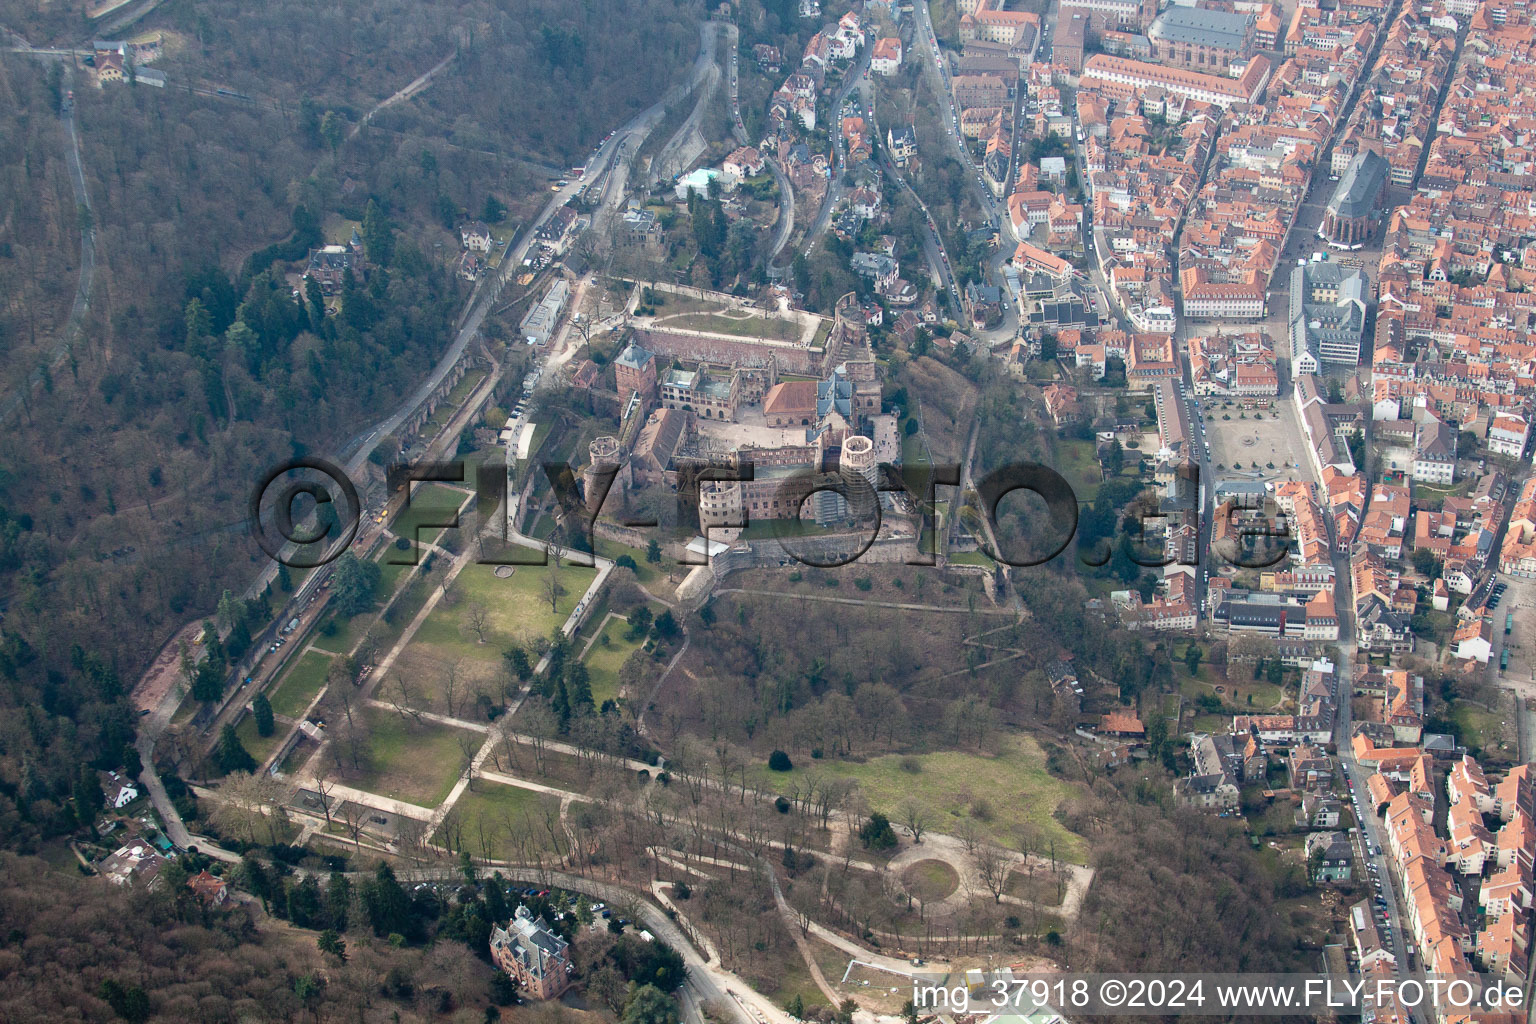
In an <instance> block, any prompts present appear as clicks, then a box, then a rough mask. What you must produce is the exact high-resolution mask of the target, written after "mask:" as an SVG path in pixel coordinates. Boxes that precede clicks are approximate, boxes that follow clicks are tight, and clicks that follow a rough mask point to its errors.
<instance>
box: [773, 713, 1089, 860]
mask: <svg viewBox="0 0 1536 1024" xmlns="http://www.w3.org/2000/svg"><path fill="white" fill-rule="evenodd" d="M1008 742H1009V746H1008V749H1007V750H1006V751H1005V752H1004V753H1002V754H1000V755H998V756H995V757H993V756H989V755H986V754H971V753H963V752H960V751H943V752H940V753H935V754H918V755H915V756H912V757H911V758H910V760H911V761H914V762H916V764H917V766H918V768H919V770H918V771H915V772H913V771H908V770H907V769H906V768H904V767H902V763H903V762H904V761H908V760H909V758H908V757H907V756H904V755H898V754H887V755H885V756H883V757H876V758H872V759H871V760H869V761H866V762H864V763H862V764H859V763H855V762H851V761H812V760H810V759H809V758H806V759H803V760H802V761H800V762H798V763H797V764H796V766H795V768H794V770H793V771H789V772H771V771H769V770H768V768H767V766H766V765H760V766H758V768H757V772H756V774H757V780H756V783H757V785H759V786H762V787H764V788H766V789H770V790H774V791H777V792H783V791H785V790H786V789H787V788H788V787H789V786H790V785H791V784H792V783H794V782H798V781H800V780H801V778H802V777H803V776H805V775H807V774H810V773H814V772H822V773H828V774H835V775H841V776H844V777H846V778H849V779H852V780H853V781H855V782H857V783H858V785H859V789H860V790H861V791H862V792H863V794H864V797H865V799H867V800H868V801H869V805H870V807H871V808H873V809H875V810H880V811H884V812H885V813H886V814H889V815H894V814H896V813H897V812H898V811H899V810H900V808H901V806H902V804H904V803H905V802H906V801H907V800H911V801H913V802H914V803H915V804H917V805H918V806H919V807H920V808H922V809H924V810H925V811H926V812H927V814H928V820H929V822H930V827H931V828H932V829H933V830H934V831H936V832H944V833H951V834H952V833H954V832H955V831H956V829H957V828H958V826H959V823H960V819H961V817H962V816H963V815H965V814H966V813H968V809H971V808H974V807H976V805H977V804H978V803H979V802H980V801H983V800H984V801H985V802H986V804H987V806H988V807H989V808H990V814H989V815H987V816H986V820H980V819H978V820H977V822H976V824H977V826H978V829H979V830H980V831H982V832H985V833H990V834H991V835H992V836H993V837H994V838H995V839H996V840H997V841H998V842H1004V843H1007V844H1008V845H1009V846H1013V845H1014V844H1016V843H1017V835H1016V830H1017V828H1018V827H1019V826H1021V825H1029V826H1031V827H1033V828H1034V829H1035V832H1036V834H1037V835H1038V836H1039V842H1040V843H1041V845H1042V847H1043V848H1044V847H1048V846H1049V843H1050V841H1051V840H1052V839H1054V840H1055V841H1056V854H1057V856H1059V857H1062V858H1064V859H1066V860H1069V861H1072V862H1073V863H1077V864H1081V863H1083V860H1084V858H1085V857H1086V856H1087V844H1086V843H1085V842H1084V840H1083V838H1082V837H1081V836H1079V835H1076V834H1074V833H1072V832H1069V831H1067V829H1066V828H1065V827H1064V826H1063V825H1062V824H1061V823H1060V822H1058V821H1057V820H1056V819H1055V817H1054V816H1053V814H1054V812H1055V810H1056V808H1057V806H1058V805H1059V804H1060V803H1061V802H1062V800H1064V799H1066V797H1067V796H1068V794H1070V793H1071V792H1072V787H1071V786H1070V785H1068V784H1067V783H1066V782H1063V781H1062V780H1061V779H1057V778H1054V777H1053V776H1052V775H1050V773H1048V772H1047V771H1046V770H1045V752H1044V751H1043V750H1041V749H1040V745H1039V744H1038V743H1036V742H1035V740H1034V739H1032V738H1030V737H1028V736H1015V737H1011V738H1010V739H1009V741H1008ZM808 765H809V766H811V767H807V766H808Z"/></svg>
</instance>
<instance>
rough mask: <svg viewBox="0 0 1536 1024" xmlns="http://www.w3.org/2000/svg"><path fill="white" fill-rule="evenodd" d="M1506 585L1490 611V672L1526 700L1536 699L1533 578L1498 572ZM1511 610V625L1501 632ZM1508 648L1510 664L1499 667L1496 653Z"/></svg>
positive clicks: (1534, 592)
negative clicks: (1491, 657)
mask: <svg viewBox="0 0 1536 1024" xmlns="http://www.w3.org/2000/svg"><path fill="white" fill-rule="evenodd" d="M1499 581H1500V582H1501V583H1504V584H1505V585H1506V586H1507V587H1508V589H1507V590H1506V591H1505V593H1504V597H1503V599H1502V600H1500V602H1499V606H1498V608H1496V609H1494V612H1493V623H1494V626H1495V627H1496V628H1495V629H1494V655H1493V656H1494V659H1495V660H1494V662H1493V665H1492V672H1493V674H1494V676H1495V677H1496V678H1497V679H1498V681H1499V685H1501V686H1503V687H1504V688H1506V689H1508V690H1512V691H1513V692H1515V693H1518V694H1520V695H1521V696H1523V697H1525V698H1526V699H1527V700H1536V580H1528V579H1521V578H1519V577H1516V576H1504V575H1500V576H1499ZM1510 612H1512V613H1514V616H1515V622H1514V629H1513V630H1512V631H1511V633H1510V634H1509V636H1505V635H1504V616H1505V614H1506V613H1510ZM1505 648H1507V649H1508V650H1509V668H1507V669H1505V670H1504V671H1502V672H1500V671H1499V665H1498V660H1497V659H1498V657H1499V655H1500V653H1501V652H1502V650H1503V649H1505Z"/></svg>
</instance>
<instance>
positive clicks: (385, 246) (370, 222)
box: [362, 199, 394, 267]
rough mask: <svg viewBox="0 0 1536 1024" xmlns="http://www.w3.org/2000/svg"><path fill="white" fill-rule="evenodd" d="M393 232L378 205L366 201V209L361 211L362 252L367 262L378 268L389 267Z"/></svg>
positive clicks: (392, 247)
mask: <svg viewBox="0 0 1536 1024" xmlns="http://www.w3.org/2000/svg"><path fill="white" fill-rule="evenodd" d="M393 230H394V229H393V228H392V227H391V226H390V223H389V218H388V217H386V216H384V211H383V210H381V209H379V204H378V203H376V202H374V201H373V200H372V199H370V200H368V207H367V209H365V210H364V211H363V231H362V234H363V252H364V253H366V254H367V256H368V262H370V263H373V264H375V265H377V266H380V267H387V266H389V262H390V260H391V259H392V258H393V256H394V236H393Z"/></svg>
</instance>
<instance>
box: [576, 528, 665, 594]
mask: <svg viewBox="0 0 1536 1024" xmlns="http://www.w3.org/2000/svg"><path fill="white" fill-rule="evenodd" d="M593 544H594V546H596V548H597V554H598V557H600V558H612V559H614V560H615V561H617V560H618V559H620V558H622V557H624V556H625V555H628V556H629V557H630V558H633V559H634V560H635V570H634V572H635V579H636V580H637V581H639V582H640V583H643V584H646V585H647V586H649V585H650V584H652V583H655V582H656V581H657V580H659V579H661V570H660V569H658V568H657V567H656V566H654V565H652V564H651V563H649V562H647V561H646V560H645V549H644V548H632V547H626V546H625V545H623V544H620V543H619V542H618V541H612V540H603V539H602V538H601V537H595V538H593Z"/></svg>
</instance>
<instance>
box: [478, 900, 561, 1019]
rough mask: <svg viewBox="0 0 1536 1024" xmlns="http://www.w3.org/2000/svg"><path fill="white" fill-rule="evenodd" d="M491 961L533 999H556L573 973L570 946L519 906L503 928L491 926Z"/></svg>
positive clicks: (547, 923)
mask: <svg viewBox="0 0 1536 1024" xmlns="http://www.w3.org/2000/svg"><path fill="white" fill-rule="evenodd" d="M491 959H492V961H493V962H495V964H496V966H497V967H499V968H501V969H502V970H503V971H505V972H507V974H509V975H511V976H512V977H513V978H515V979H517V984H518V988H519V989H520V990H521V991H523V992H525V993H527V994H528V995H530V996H532V997H533V998H535V999H555V998H558V997H559V996H560V995H561V993H563V992H564V991H565V990H566V989H568V988H570V986H571V974H572V972H573V971H574V970H575V965H574V964H573V963H572V962H571V955H570V943H568V942H566V940H565V939H563V938H562V937H560V936H559V935H558V934H556V933H555V932H554V931H553V930H552V929H551V928H550V926H549V922H548V921H546V920H544V918H543V917H534V916H533V914H532V913H531V912H530V911H529V909H528V908H527V907H526V906H522V905H519V906H518V908H517V911H516V913H515V914H514V915H513V917H512V920H511V921H509V922H507V924H506V926H505V927H502V926H494V927H492V929H491Z"/></svg>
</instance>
